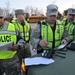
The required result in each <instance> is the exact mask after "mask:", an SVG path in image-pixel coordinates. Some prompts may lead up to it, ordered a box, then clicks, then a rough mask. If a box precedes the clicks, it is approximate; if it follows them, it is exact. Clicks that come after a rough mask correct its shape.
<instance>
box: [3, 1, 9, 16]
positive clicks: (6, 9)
mask: <svg viewBox="0 0 75 75" xmlns="http://www.w3.org/2000/svg"><path fill="white" fill-rule="evenodd" d="M5 4H6V7H5V8H4V13H5V15H9V14H10V2H9V1H7V2H5Z"/></svg>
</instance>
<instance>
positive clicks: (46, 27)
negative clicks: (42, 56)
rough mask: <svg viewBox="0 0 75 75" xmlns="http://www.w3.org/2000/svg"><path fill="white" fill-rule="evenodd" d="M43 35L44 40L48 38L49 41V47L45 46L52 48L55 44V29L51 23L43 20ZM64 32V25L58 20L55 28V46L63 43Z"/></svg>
mask: <svg viewBox="0 0 75 75" xmlns="http://www.w3.org/2000/svg"><path fill="white" fill-rule="evenodd" d="M41 24H42V25H41V35H42V39H43V40H47V41H48V42H49V44H48V47H49V48H44V49H45V50H47V49H52V46H53V31H52V28H51V26H50V24H48V23H45V24H43V22H42V23H41ZM63 33H64V27H63V25H61V24H60V22H59V21H56V29H55V34H54V36H55V47H57V46H59V45H60V43H61V38H62V36H63Z"/></svg>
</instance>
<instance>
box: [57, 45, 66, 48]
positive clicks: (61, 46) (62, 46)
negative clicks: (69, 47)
mask: <svg viewBox="0 0 75 75" xmlns="http://www.w3.org/2000/svg"><path fill="white" fill-rule="evenodd" d="M65 46H66V44H61V45H60V46H58V48H57V49H62V48H64V47H65Z"/></svg>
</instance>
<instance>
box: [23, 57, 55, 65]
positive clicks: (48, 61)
mask: <svg viewBox="0 0 75 75" xmlns="http://www.w3.org/2000/svg"><path fill="white" fill-rule="evenodd" d="M24 62H25V65H26V66H30V65H39V64H44V65H48V64H51V63H53V62H54V60H53V59H48V58H43V57H34V58H25V59H24Z"/></svg>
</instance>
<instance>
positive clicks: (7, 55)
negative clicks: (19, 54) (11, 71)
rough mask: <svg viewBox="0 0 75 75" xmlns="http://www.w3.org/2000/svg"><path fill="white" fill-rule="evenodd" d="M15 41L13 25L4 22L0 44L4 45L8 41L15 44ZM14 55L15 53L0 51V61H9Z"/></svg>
mask: <svg viewBox="0 0 75 75" xmlns="http://www.w3.org/2000/svg"><path fill="white" fill-rule="evenodd" d="M16 40H17V39H16V32H15V28H14V25H12V24H11V23H8V24H7V22H5V23H4V26H3V29H2V30H1V31H0V44H6V43H7V42H10V41H14V44H16ZM15 54H16V51H9V50H8V51H0V59H11V58H13V56H14V55H15Z"/></svg>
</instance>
